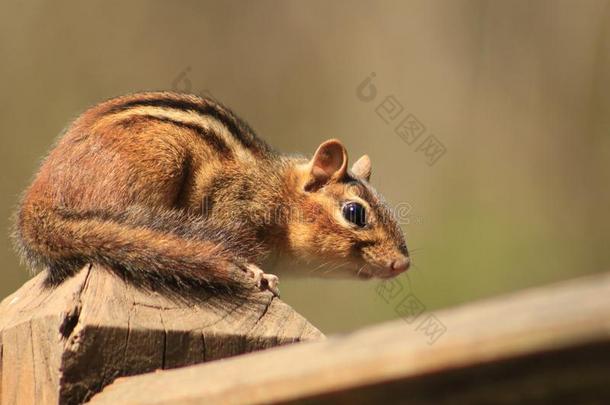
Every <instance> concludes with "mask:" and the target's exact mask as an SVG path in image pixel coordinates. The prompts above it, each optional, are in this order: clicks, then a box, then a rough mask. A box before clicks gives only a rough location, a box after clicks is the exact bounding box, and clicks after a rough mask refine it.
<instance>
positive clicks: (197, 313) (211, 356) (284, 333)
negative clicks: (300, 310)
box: [0, 266, 323, 404]
mask: <svg viewBox="0 0 610 405" xmlns="http://www.w3.org/2000/svg"><path fill="white" fill-rule="evenodd" d="M43 281H44V276H43V275H42V274H41V275H39V276H37V277H35V278H33V279H32V280H30V281H28V282H27V283H26V284H25V285H24V286H23V287H22V288H21V289H19V290H18V291H17V292H15V293H14V294H12V295H11V296H9V297H7V298H6V299H5V300H3V301H2V303H1V304H0V359H1V367H0V376H1V383H0V384H1V385H0V398H1V401H2V404H17V403H23V404H33V403H45V404H46V403H58V402H60V403H79V402H82V401H84V400H86V399H88V398H90V397H91V396H92V395H93V394H94V393H96V392H98V391H100V390H101V389H102V388H103V387H104V386H105V385H107V384H109V383H111V382H112V381H113V380H114V379H115V378H116V377H120V376H126V375H133V374H139V373H144V372H148V371H153V370H157V369H168V368H174V367H180V366H185V365H190V364H196V363H201V362H205V361H211V360H216V359H221V358H226V357H230V356H234V355H237V354H242V353H247V352H251V351H255V350H261V349H266V348H269V347H273V346H278V345H282V344H287V343H292V342H298V341H308V340H318V339H322V338H323V335H322V333H320V331H318V330H317V329H316V328H315V327H313V326H312V325H311V324H309V323H308V322H307V320H305V319H304V318H303V317H302V316H300V315H299V314H297V313H296V312H294V310H292V309H291V308H290V307H289V306H287V305H286V304H284V303H283V302H282V301H280V300H279V299H277V298H275V297H273V296H272V294H271V293H269V292H259V293H253V294H252V295H251V296H248V297H247V298H242V299H235V300H231V299H228V298H226V297H225V298H222V297H217V296H212V295H209V294H207V293H204V292H201V295H200V296H199V297H191V298H197V299H196V300H193V299H191V298H189V299H184V300H182V299H181V300H177V299H175V298H168V297H167V296H165V295H160V294H157V293H154V292H150V291H143V290H141V289H138V288H135V287H134V286H132V285H131V284H129V283H125V282H124V281H123V280H122V279H121V278H119V277H118V276H116V275H115V274H114V273H112V272H110V271H106V270H105V269H103V268H99V267H95V266H93V267H92V266H87V267H86V268H84V269H82V270H81V271H80V272H79V273H78V274H77V275H75V276H74V277H72V278H71V279H69V280H67V281H66V282H64V283H63V284H61V285H60V286H59V287H56V288H49V287H47V286H45V285H44V282H43ZM206 294H207V295H206Z"/></svg>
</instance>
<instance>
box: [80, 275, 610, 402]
mask: <svg viewBox="0 0 610 405" xmlns="http://www.w3.org/2000/svg"><path fill="white" fill-rule="evenodd" d="M431 315H433V316H434V317H435V319H437V320H438V321H440V322H442V324H443V325H444V326H445V327H446V332H445V334H444V335H443V336H442V338H441V339H438V340H436V341H435V342H434V343H433V344H430V343H431V341H430V339H429V336H428V335H427V333H425V329H422V328H419V327H418V326H415V325H414V324H408V323H407V322H404V321H397V322H392V323H388V324H384V325H380V326H376V327H372V328H368V329H364V330H361V331H357V332H355V333H352V334H349V335H345V336H337V337H331V338H329V339H327V340H325V341H322V342H314V343H307V344H300V345H295V346H290V347H282V348H275V349H271V350H268V351H265V352H259V353H253V354H248V355H244V356H239V357H235V358H232V359H228V360H223V361H222V362H213V363H208V364H202V365H197V366H191V367H185V368H182V369H177V370H170V371H162V372H159V373H155V374H145V375H141V376H135V377H128V378H120V379H118V380H117V381H115V382H114V383H113V384H111V385H109V386H107V387H106V388H105V389H104V390H103V391H102V392H101V393H100V394H98V395H96V396H95V397H93V399H92V401H91V403H92V404H96V405H101V404H173V403H181V404H182V403H184V404H190V403H223V404H263V403H297V402H298V403H316V404H317V403H345V404H348V403H349V404H354V403H386V402H391V403H410V404H411V403H412V404H419V403H440V404H449V403H451V404H453V403H511V404H512V403H521V402H524V401H525V402H545V403H558V402H562V403H564V402H566V401H567V402H568V403H608V399H610V274H604V275H598V276H592V277H588V278H584V279H579V280H573V281H569V282H564V283H561V284H557V285H552V286H549V287H544V288H537V289H532V290H528V291H524V292H521V293H517V294H514V295H511V296H507V297H502V298H498V299H491V300H486V301H482V302H478V303H474V304H471V305H467V306H464V307H461V308H456V309H452V310H447V311H440V312H438V313H435V314H431ZM422 332H423V333H422Z"/></svg>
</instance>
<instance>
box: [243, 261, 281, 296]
mask: <svg viewBox="0 0 610 405" xmlns="http://www.w3.org/2000/svg"><path fill="white" fill-rule="evenodd" d="M245 268H246V272H247V273H248V275H249V276H250V277H252V278H253V279H254V282H255V283H256V286H257V287H258V288H260V289H261V290H262V291H264V290H269V291H271V292H272V293H273V295H275V296H276V297H279V296H280V290H279V288H278V284H279V283H280V279H279V278H278V277H277V276H276V275H274V274H267V273H265V272H264V271H263V270H262V269H261V268H260V267H258V266H257V265H255V264H247V265H246V266H245Z"/></svg>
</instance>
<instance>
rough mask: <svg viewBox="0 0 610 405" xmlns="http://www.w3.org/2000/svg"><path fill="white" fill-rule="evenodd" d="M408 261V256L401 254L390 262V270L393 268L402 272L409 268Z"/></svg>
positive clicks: (397, 271)
mask: <svg viewBox="0 0 610 405" xmlns="http://www.w3.org/2000/svg"><path fill="white" fill-rule="evenodd" d="M409 263H410V260H409V258H408V257H406V256H403V257H401V258H400V259H396V260H394V261H393V262H392V266H391V267H392V270H394V271H395V272H396V273H402V272H403V271H406V270H407V269H408V268H409Z"/></svg>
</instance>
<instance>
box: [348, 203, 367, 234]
mask: <svg viewBox="0 0 610 405" xmlns="http://www.w3.org/2000/svg"><path fill="white" fill-rule="evenodd" d="M343 217H344V218H345V219H347V220H348V221H349V222H351V223H352V224H354V225H357V226H359V227H360V228H362V227H363V226H365V225H366V210H365V209H364V207H363V206H362V204H358V203H357V202H348V203H345V205H344V206H343Z"/></svg>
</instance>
